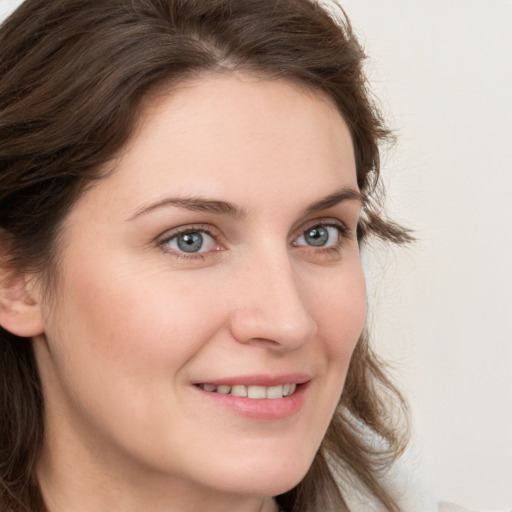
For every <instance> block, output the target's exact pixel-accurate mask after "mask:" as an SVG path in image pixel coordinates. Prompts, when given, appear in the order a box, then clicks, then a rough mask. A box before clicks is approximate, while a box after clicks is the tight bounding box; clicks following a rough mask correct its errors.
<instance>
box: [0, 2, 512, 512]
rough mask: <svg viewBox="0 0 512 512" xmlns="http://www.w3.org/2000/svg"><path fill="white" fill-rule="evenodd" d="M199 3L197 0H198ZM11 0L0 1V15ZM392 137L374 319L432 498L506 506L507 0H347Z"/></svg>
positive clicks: (511, 454)
mask: <svg viewBox="0 0 512 512" xmlns="http://www.w3.org/2000/svg"><path fill="white" fill-rule="evenodd" d="M205 1H206V0H205ZM19 3H20V2H19V1H17V0H15V1H12V0H0V18H1V17H3V16H5V15H6V14H7V13H8V12H9V11H11V10H13V9H14V8H15V7H16V6H17V5H18V4H19ZM342 5H343V6H344V7H345V9H346V10H347V12H348V14H349V16H350V17H351V19H352V22H353V24H354V27H355V30H356V32H357V34H358V35H359V36H360V37H361V40H362V42H363V44H364V46H365V48H366V50H367V53H368V54H369V55H370V60H369V62H368V73H369V76H370V78H371V81H372V84H373V86H374V90H375V91H376V93H377V96H378V97H379V98H380V99H381V102H382V107H383V110H384V112H385V114H386V116H387V118H388V119H389V121H390V124H391V126H392V128H394V129H395V131H396V134H397V136H398V143H397V145H396V147H395V148H394V149H393V150H392V151H390V152H388V153H387V154H386V155H385V158H384V171H383V172H384V177H385V180H386V182H387V189H388V192H389V201H388V207H389V211H390V213H391V214H392V216H393V217H394V218H395V219H396V220H399V221H401V222H403V223H404V224H406V225H408V226H410V227H412V228H414V230H415V232H416V237H417V239H418V241H417V243H416V244H415V245H414V246H413V247H411V248H409V249H405V250H403V249H402V250H398V251H396V250H394V251H391V252H388V251H383V250H382V249H378V250H376V251H373V252H372V253H371V254H369V256H368V258H365V260H366V261H365V264H366V266H367V272H368V280H369V288H370V296H371V299H370V308H371V324H372V327H373V332H374V337H375V339H376V342H377V343H378V345H379V346H380V349H381V351H382V352H384V353H385V354H386V356H387V357H388V359H389V360H391V361H392V363H393V365H394V367H395V369H396V374H397V376H398V379H399V381H400V382H401V384H402V388H403V389H404V390H405V393H406V395H407V397H408V399H409V401H410V406H411V413H412V417H413V424H414V434H413V447H414V448H415V450H416V451H417V452H418V453H419V457H420V460H421V461H422V463H421V473H422V478H423V479H424V481H425V482H426V483H428V484H429V485H431V487H432V489H433V491H434V493H435V495H436V496H439V497H443V498H445V499H449V500H452V501H454V502H458V503H460V504H465V505H466V506H468V507H471V508H475V509H477V508H478V509H493V508H495V509H498V508H507V507H508V508H510V507H512V377H511V373H512V372H511V369H512V340H511V338H512V221H511V217H512V87H511V84H512V1H511V0H408V1H407V0H345V1H343V2H342Z"/></svg>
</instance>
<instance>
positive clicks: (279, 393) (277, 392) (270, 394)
mask: <svg viewBox="0 0 512 512" xmlns="http://www.w3.org/2000/svg"><path fill="white" fill-rule="evenodd" d="M267 398H283V386H272V387H270V388H267Z"/></svg>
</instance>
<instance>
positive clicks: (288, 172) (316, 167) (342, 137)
mask: <svg viewBox="0 0 512 512" xmlns="http://www.w3.org/2000/svg"><path fill="white" fill-rule="evenodd" d="M111 167H112V169H111V170H112V171H113V172H111V173H110V174H109V177H108V178H107V181H109V182H110V186H111V187H112V189H115V190H117V191H119V190H121V189H123V187H124V188H126V191H125V198H126V197H127V196H129V195H131V194H132V193H133V194H135V195H137V196H141V195H144V194H145V195H147V196H148V199H154V196H155V195H158V193H160V192H162V193H165V191H167V190H170V189H172V192H173V194H178V195H180V194H184V195H203V196H207V197H212V196H219V197H222V198H223V199H226V200H230V201H234V202H236V201H237V200H238V199H240V198H241V197H243V196H244V195H246V194H252V195H254V194H259V195H260V198H261V199H262V200H263V197H264V196H265V197H269V198H270V196H271V195H272V194H271V192H272V190H275V191H276V194H278V193H279V194H282V193H283V192H286V191H287V190H290V191H291V190H292V189H294V190H295V191H298V190H303V191H304V192H305V193H307V191H308V190H310V191H314V190H315V189H318V191H317V192H318V195H328V194H329V193H331V192H332V190H333V189H338V188H340V186H347V185H349V186H353V187H354V188H357V182H356V176H355V163H354V154H353V148H352V140H351V137H350V133H349V130H348V128H347V126H346V124H345V122H344V121H343V119H342V117H341V115H340V114H339V112H338V110H337V109H336V107H335V105H334V104H333V102H332V101H331V100H330V99H329V98H327V97H326V96H325V95H323V94H322V93H320V92H316V91H312V90H310V89H308V88H306V87H301V86H300V85H298V84H295V83H293V82H290V81H287V80H282V79H274V80H269V79H262V78H260V77H255V76H253V75H248V74H241V73H237V74H225V75H207V76H203V77H201V78H196V79H194V80H189V81H185V82H183V83H181V84H180V85H179V86H178V87H175V88H173V89H172V90H170V91H169V90H165V89H162V90H160V91H159V92H158V93H157V94H153V95H152V96H151V97H150V98H148V99H147V100H146V101H145V105H144V109H143V111H142V115H141V117H140V120H139V123H138V126H137V128H136V130H135V131H134V134H133V136H132V137H131V139H130V140H129V142H128V143H127V144H126V146H125V148H124V149H123V151H122V152H121V153H120V155H119V156H118V158H116V159H115V160H114V161H113V162H112V163H111ZM101 181H103V182H104V181H105V180H101ZM127 182H129V183H130V187H131V191H130V190H128V187H126V184H127ZM322 184H323V185H324V187H323V190H321V189H322ZM105 185H106V184H105ZM315 193H316V192H315ZM226 195H228V196H231V197H225V196H226ZM281 200H282V197H281Z"/></svg>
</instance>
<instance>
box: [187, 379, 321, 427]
mask: <svg viewBox="0 0 512 512" xmlns="http://www.w3.org/2000/svg"><path fill="white" fill-rule="evenodd" d="M311 380H312V379H311V377H310V376H309V375H307V374H302V373H294V374H287V375H279V376H276V375H274V376H269V375H245V376H243V377H241V376H239V377H230V378H223V379H219V380H215V381H209V382H195V383H194V386H193V387H194V388H195V389H196V390H197V391H198V392H199V393H200V394H201V395H202V396H203V398H204V399H205V400H206V402H205V403H206V404H210V405H208V407H210V406H211V405H213V406H214V407H215V408H220V409H218V410H228V411H230V412H231V413H234V414H236V415H237V416H243V417H246V418H249V419H251V420H258V421H268V420H283V419H286V418H291V417H295V416H296V414H298V413H299V412H300V411H301V409H302V408H303V406H304V403H305V402H306V397H307V396H308V395H309V388H310V384H311Z"/></svg>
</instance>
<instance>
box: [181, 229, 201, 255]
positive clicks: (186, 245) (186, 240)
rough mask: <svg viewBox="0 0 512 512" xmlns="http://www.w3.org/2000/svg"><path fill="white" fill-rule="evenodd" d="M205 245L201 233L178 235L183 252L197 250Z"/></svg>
mask: <svg viewBox="0 0 512 512" xmlns="http://www.w3.org/2000/svg"><path fill="white" fill-rule="evenodd" d="M202 245H203V236H202V235H201V233H185V234H183V235H181V236H179V237H178V247H179V248H180V250H182V251H183V252H197V251H199V250H200V249H201V247H202Z"/></svg>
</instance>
